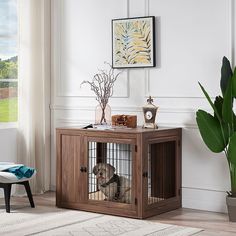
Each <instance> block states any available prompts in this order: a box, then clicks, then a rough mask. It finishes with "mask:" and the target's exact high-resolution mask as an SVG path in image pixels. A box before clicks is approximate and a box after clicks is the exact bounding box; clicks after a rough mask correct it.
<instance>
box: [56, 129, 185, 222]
mask: <svg viewBox="0 0 236 236" xmlns="http://www.w3.org/2000/svg"><path fill="white" fill-rule="evenodd" d="M56 132H57V189H56V205H57V206H58V207H63V208H71V209H78V210H85V211H92V212H99V213H106V214H112V215H120V216H127V217H133V218H146V217H150V216H153V215H156V214H160V213H163V212H166V211H170V210H174V209H177V208H179V207H181V145H182V144H181V142H182V138H181V137H182V130H181V128H159V129H155V130H152V129H142V128H139V127H138V128H134V129H125V128H117V129H114V130H96V129H81V128H58V129H57V130H56ZM109 178H111V179H110V180H109V181H108V179H109ZM105 179H106V180H105ZM102 181H103V182H102Z"/></svg>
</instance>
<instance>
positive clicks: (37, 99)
mask: <svg viewBox="0 0 236 236" xmlns="http://www.w3.org/2000/svg"><path fill="white" fill-rule="evenodd" d="M18 2H19V76H18V78H19V95H18V96H19V109H18V111H19V116H18V121H19V127H18V128H19V135H18V147H17V149H18V162H19V163H23V164H25V165H28V166H31V167H35V168H36V170H37V175H36V178H34V179H33V180H32V183H31V188H32V192H33V193H43V192H45V191H47V190H49V187H50V108H49V105H50V0H19V1H18Z"/></svg>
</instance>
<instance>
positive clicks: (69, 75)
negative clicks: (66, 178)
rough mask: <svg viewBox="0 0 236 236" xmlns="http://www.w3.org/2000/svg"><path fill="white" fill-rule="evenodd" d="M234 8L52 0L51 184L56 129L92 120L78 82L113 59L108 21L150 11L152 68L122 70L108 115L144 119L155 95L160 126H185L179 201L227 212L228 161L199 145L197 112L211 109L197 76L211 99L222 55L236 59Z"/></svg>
mask: <svg viewBox="0 0 236 236" xmlns="http://www.w3.org/2000/svg"><path fill="white" fill-rule="evenodd" d="M235 12H236V6H235V0H224V1H222V0H198V1H196V0H178V1H176V0H165V1H163V0H120V1H116V0H99V1H93V0H86V1H84V0H52V86H51V88H52V96H51V136H52V149H51V150H52V156H51V162H52V163H51V186H52V188H54V189H55V179H56V153H55V145H56V144H55V128H56V127H62V126H78V125H85V124H89V123H93V122H94V116H95V115H94V109H95V106H96V105H97V102H96V100H95V97H94V94H93V93H92V92H91V90H90V88H89V86H88V85H84V86H83V87H80V84H81V82H82V81H83V80H92V78H93V76H94V74H96V73H97V72H98V69H104V68H105V66H104V61H108V62H110V63H111V49H112V41H111V39H112V36H111V20H112V19H115V18H125V17H138V16H147V15H152V16H155V17H156V54H157V55H156V59H157V66H156V67H155V68H148V69H144V68H138V69H137V68H136V69H129V70H123V72H122V75H121V76H120V77H119V78H118V80H117V82H116V84H115V90H114V96H113V97H112V98H111V99H110V101H109V104H110V105H111V108H112V114H136V115H137V116H138V124H139V125H142V124H143V114H142V106H143V105H144V104H145V103H146V99H147V97H148V96H149V95H151V96H153V97H154V103H155V104H156V105H157V106H158V107H159V108H158V112H157V119H156V121H157V123H158V125H159V126H169V127H182V128H183V150H182V151H183V152H182V153H183V155H182V156H183V162H182V171H183V176H182V186H183V189H182V190H183V206H184V207H189V208H194V209H203V210H211V211H221V212H225V211H226V208H225V191H226V190H229V176H228V169H227V163H226V160H225V157H224V156H223V154H218V155H216V154H214V153H211V152H210V151H209V150H208V149H207V147H206V146H205V144H204V143H203V141H202V139H201V137H200V134H199V130H198V128H197V125H196V121H195V116H196V115H195V113H196V111H197V109H199V108H201V109H206V110H208V111H210V107H209V105H208V103H207V101H206V99H205V98H204V96H203V94H202V93H201V90H200V88H199V86H198V81H200V82H201V83H202V84H203V85H204V87H205V88H206V89H207V91H208V92H209V94H210V96H211V97H212V98H214V96H215V95H217V94H218V93H219V92H220V89H219V79H220V67H221V59H222V57H223V56H227V57H228V58H229V59H230V60H231V61H232V62H233V63H234V65H235V60H236V51H235V50H236V49H235V38H236V36H235V27H236V26H235V25H236V23H235ZM210 197H211V198H214V202H212V201H211V200H209V199H210Z"/></svg>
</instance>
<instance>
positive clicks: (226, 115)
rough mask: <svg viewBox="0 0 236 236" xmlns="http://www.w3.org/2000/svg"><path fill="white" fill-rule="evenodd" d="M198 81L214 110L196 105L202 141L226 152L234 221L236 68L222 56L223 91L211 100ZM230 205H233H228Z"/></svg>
mask: <svg viewBox="0 0 236 236" xmlns="http://www.w3.org/2000/svg"><path fill="white" fill-rule="evenodd" d="M199 85H200V87H201V90H202V92H203V93H204V95H205V97H206V99H207V100H208V102H209V104H210V106H211V107H212V109H213V114H209V113H207V112H206V111H204V110H200V109H199V110H198V111H197V113H196V120H197V124H198V128H199V130H200V134H201V136H202V139H203V141H204V142H205V144H206V145H207V147H208V148H209V149H210V150H211V151H212V152H215V153H220V152H224V153H225V156H226V158H227V161H228V166H229V172H230V180H231V190H230V191H229V192H227V193H228V196H227V197H226V202H227V205H228V211H229V217H230V220H231V221H236V116H235V113H234V106H233V103H234V99H235V98H236V68H235V69H234V71H233V70H232V68H231V65H230V62H229V60H228V59H227V58H226V57H223V61H222V67H221V80H220V87H221V92H222V95H219V96H217V97H216V98H215V101H214V102H212V101H211V98H210V96H209V95H208V93H207V92H206V90H205V89H204V87H203V86H202V85H201V84H200V83H199ZM232 201H235V202H233V203H232ZM231 203H232V204H231ZM229 205H233V207H231V208H229ZM231 213H232V214H231Z"/></svg>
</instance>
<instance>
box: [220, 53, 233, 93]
mask: <svg viewBox="0 0 236 236" xmlns="http://www.w3.org/2000/svg"><path fill="white" fill-rule="evenodd" d="M232 75H233V72H232V69H231V66H230V62H229V60H228V59H227V58H226V57H223V60H222V67H221V80H220V87H221V91H222V94H223V96H224V95H225V91H226V89H227V87H228V82H229V80H230V78H231V77H232Z"/></svg>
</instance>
